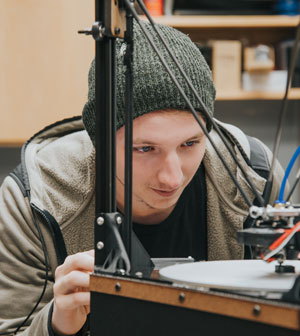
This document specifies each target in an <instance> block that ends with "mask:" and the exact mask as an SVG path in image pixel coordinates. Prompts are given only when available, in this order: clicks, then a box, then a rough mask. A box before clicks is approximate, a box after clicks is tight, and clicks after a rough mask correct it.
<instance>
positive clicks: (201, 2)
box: [165, 0, 278, 15]
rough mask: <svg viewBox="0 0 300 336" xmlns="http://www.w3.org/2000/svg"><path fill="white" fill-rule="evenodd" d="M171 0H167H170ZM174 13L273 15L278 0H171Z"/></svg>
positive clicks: (276, 11)
mask: <svg viewBox="0 0 300 336" xmlns="http://www.w3.org/2000/svg"><path fill="white" fill-rule="evenodd" d="M168 1H170V0H165V2H168ZM171 1H172V2H173V4H172V5H173V11H172V13H173V14H174V15H206V14H207V15H272V14H278V8H277V6H276V5H277V0H226V1H224V0H171Z"/></svg>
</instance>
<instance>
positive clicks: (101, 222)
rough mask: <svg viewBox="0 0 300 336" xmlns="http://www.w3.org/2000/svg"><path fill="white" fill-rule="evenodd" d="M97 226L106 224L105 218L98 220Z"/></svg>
mask: <svg viewBox="0 0 300 336" xmlns="http://www.w3.org/2000/svg"><path fill="white" fill-rule="evenodd" d="M97 224H98V225H103V224H104V218H103V217H102V216H100V217H98V218H97Z"/></svg>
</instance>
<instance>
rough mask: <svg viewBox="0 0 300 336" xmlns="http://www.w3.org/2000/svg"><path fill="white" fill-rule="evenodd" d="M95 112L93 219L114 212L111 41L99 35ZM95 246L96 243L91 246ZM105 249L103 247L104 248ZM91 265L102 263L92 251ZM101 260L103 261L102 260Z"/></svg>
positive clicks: (100, 8)
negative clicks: (93, 259)
mask: <svg viewBox="0 0 300 336" xmlns="http://www.w3.org/2000/svg"><path fill="white" fill-rule="evenodd" d="M105 10H106V8H105V0H96V1H95V17H96V22H101V23H102V26H103V27H105ZM95 63H96V64H95V69H96V70H95V100H96V106H95V113H96V191H95V193H96V220H97V218H98V216H99V215H100V213H112V212H115V211H116V191H115V190H116V188H115V175H116V173H115V171H116V168H115V167H116V159H115V157H116V154H115V152H116V151H115V136H116V132H115V105H116V99H115V88H114V86H115V85H114V81H115V79H114V78H115V76H114V74H115V40H114V38H110V37H107V36H105V35H104V36H103V38H102V39H100V40H99V41H97V40H96V56H95ZM105 230H106V225H102V226H99V225H95V242H97V241H99V239H98V238H97V237H104V236H105ZM95 244H96V243H95ZM104 248H105V247H104ZM95 251H96V253H95V264H96V265H102V264H103V263H104V261H105V260H104V259H103V257H104V255H105V254H103V253H101V254H100V253H97V248H95ZM102 259H103V260H102Z"/></svg>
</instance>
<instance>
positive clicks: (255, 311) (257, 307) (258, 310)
mask: <svg viewBox="0 0 300 336" xmlns="http://www.w3.org/2000/svg"><path fill="white" fill-rule="evenodd" d="M252 313H253V315H255V316H258V315H259V314H260V313H261V308H260V305H254V307H253V311H252Z"/></svg>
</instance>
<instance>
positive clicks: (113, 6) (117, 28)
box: [78, 0, 126, 41]
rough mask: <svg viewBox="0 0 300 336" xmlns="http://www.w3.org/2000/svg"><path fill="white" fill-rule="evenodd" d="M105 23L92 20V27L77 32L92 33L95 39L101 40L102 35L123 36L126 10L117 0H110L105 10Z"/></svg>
mask: <svg viewBox="0 0 300 336" xmlns="http://www.w3.org/2000/svg"><path fill="white" fill-rule="evenodd" d="M120 1H121V0H120ZM104 22H105V25H104V26H103V24H102V23H101V22H99V21H96V22H94V24H93V26H92V28H86V29H82V30H79V31H78V34H85V35H92V36H93V38H94V40H95V41H101V40H102V39H103V37H104V36H108V37H114V38H117V37H119V38H124V36H125V31H126V11H125V9H124V7H123V6H121V5H120V4H119V0H111V1H110V2H109V3H108V8H106V11H105V21H104Z"/></svg>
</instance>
